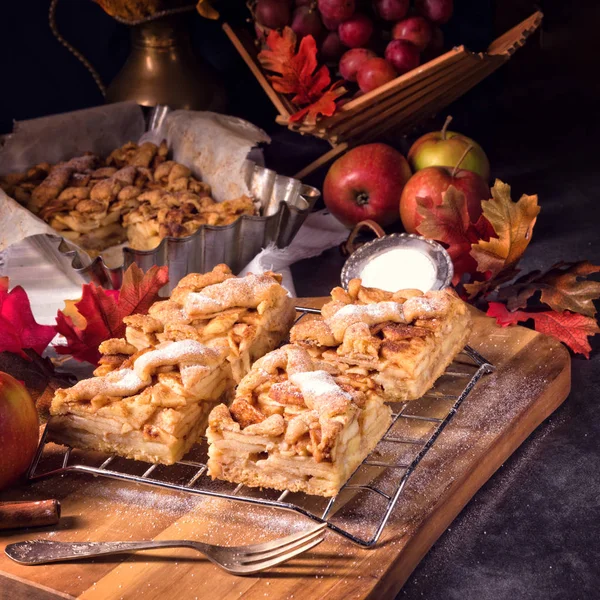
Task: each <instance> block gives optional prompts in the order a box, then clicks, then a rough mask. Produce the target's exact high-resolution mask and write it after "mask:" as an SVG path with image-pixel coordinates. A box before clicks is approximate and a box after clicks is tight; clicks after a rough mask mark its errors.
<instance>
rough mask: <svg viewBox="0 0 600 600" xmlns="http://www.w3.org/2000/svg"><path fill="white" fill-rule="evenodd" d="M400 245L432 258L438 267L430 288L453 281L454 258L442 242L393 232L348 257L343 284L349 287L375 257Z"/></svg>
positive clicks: (343, 273) (446, 285) (447, 284)
mask: <svg viewBox="0 0 600 600" xmlns="http://www.w3.org/2000/svg"><path fill="white" fill-rule="evenodd" d="M399 247H405V248H412V249H414V250H419V251H420V252H422V253H423V254H425V255H426V256H428V257H429V258H430V259H431V261H432V262H433V264H434V266H435V267H436V279H435V282H434V284H433V286H432V287H431V288H430V289H432V290H442V289H444V288H446V287H448V286H449V285H450V284H451V283H452V277H453V276H454V267H453V266H452V259H451V258H450V255H449V254H448V252H447V251H446V250H445V249H444V247H443V246H441V244H438V243H437V242H434V241H433V240H428V239H427V238H424V237H422V236H420V235H414V234H413V233H392V234H390V235H384V236H382V237H380V238H377V239H374V240H373V241H371V242H367V243H366V244H364V245H362V246H361V247H360V248H358V249H357V250H355V251H354V252H353V253H352V254H351V255H350V256H349V257H348V260H346V262H345V264H344V267H343V268H342V275H341V280H342V286H343V287H344V288H345V289H347V288H348V284H349V283H350V280H351V279H356V278H360V273H361V272H362V270H363V268H364V267H365V265H366V264H367V263H368V262H370V261H371V260H372V259H373V258H375V257H376V256H380V255H381V254H384V253H386V252H388V251H389V250H392V249H394V248H399ZM424 291H428V290H424Z"/></svg>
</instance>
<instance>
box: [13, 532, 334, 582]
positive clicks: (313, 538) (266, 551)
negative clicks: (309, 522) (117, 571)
mask: <svg viewBox="0 0 600 600" xmlns="http://www.w3.org/2000/svg"><path fill="white" fill-rule="evenodd" d="M326 527H327V523H321V524H320V525H317V526H316V527H313V528H312V529H309V530H307V531H302V532H300V533H295V534H292V535H288V536H287V537H283V538H279V539H277V540H273V541H272V542H266V543H264V544H252V545H250V546H215V545H213V544H204V543H202V542H193V541H190V540H166V541H153V540H149V541H144V542H54V541H50V540H31V541H29V542H17V543H15V544H8V546H6V549H5V550H4V551H5V553H6V555H7V556H8V557H9V558H11V559H12V560H14V561H15V562H18V563H20V564H23V565H41V564H46V563H51V562H59V561H65V560H77V559H81V558H89V557H96V556H105V555H107V554H120V553H123V552H135V551H137V550H150V549H154V548H182V547H185V548H193V549H194V550H198V552H201V553H202V554H204V556H206V558H208V560H210V561H211V562H212V563H214V564H215V565H218V566H219V567H221V568H223V569H225V571H227V572H228V573H233V574H234V575H250V574H252V573H258V572H259V571H264V570H265V569H268V568H269V567H274V566H276V565H280V564H281V563H284V562H286V561H287V560H290V558H293V557H294V556H298V554H302V553H303V552H306V551H307V550H310V549H311V548H314V547H315V546H316V545H317V544H320V543H321V542H322V541H323V539H324V535H325V528H326Z"/></svg>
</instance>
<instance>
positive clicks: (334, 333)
mask: <svg viewBox="0 0 600 600" xmlns="http://www.w3.org/2000/svg"><path fill="white" fill-rule="evenodd" d="M331 297H332V300H331V301H330V302H329V303H327V304H326V305H325V306H323V309H322V317H321V318H315V319H310V320H309V319H304V320H302V321H300V322H299V323H298V324H297V325H295V326H294V327H293V328H292V330H291V332H290V340H291V341H292V342H294V343H297V344H300V345H302V346H303V347H304V348H306V349H307V350H308V351H309V352H310V353H311V355H312V356H313V357H318V358H320V359H321V360H324V361H327V362H330V363H331V364H334V365H335V366H336V367H337V368H339V369H341V370H342V371H345V372H348V373H350V372H352V371H354V375H356V369H355V368H356V367H358V368H361V369H363V370H364V373H365V377H367V378H370V380H371V381H375V382H376V383H377V385H378V387H379V393H380V394H381V395H382V396H383V397H384V398H386V399H387V400H390V401H398V400H414V399H417V398H420V397H421V396H422V395H423V394H424V393H425V392H426V391H427V390H428V389H429V388H430V387H431V386H432V385H433V383H434V382H435V380H436V379H437V378H438V377H439V376H440V375H441V374H442V373H443V372H444V370H445V369H446V367H447V366H448V364H449V363H450V362H452V360H454V357H455V356H456V354H458V352H460V351H461V350H462V349H463V347H464V346H465V344H466V343H467V338H468V336H469V333H470V328H471V318H470V315H469V312H468V309H467V307H466V305H465V303H464V302H463V301H462V300H460V298H459V297H458V296H457V295H456V293H455V292H454V291H452V290H450V289H447V290H442V291H430V292H427V293H426V294H423V293H421V292H419V291H418V290H401V291H399V292H395V293H390V292H385V291H382V290H376V289H373V288H365V287H363V286H362V285H361V283H360V280H357V279H355V280H352V281H351V282H350V284H349V286H348V291H345V290H343V289H342V288H336V289H334V290H333V291H332V294H331ZM353 379H354V380H355V381H356V379H357V378H356V377H354V378H353Z"/></svg>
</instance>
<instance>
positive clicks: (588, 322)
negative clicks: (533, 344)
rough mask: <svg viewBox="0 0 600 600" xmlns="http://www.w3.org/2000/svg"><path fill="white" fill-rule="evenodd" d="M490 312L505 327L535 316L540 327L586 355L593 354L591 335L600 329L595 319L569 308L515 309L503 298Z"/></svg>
mask: <svg viewBox="0 0 600 600" xmlns="http://www.w3.org/2000/svg"><path fill="white" fill-rule="evenodd" d="M487 315H488V316H489V317H494V318H495V319H496V322H497V323H498V325H501V326H502V327H508V326H509V325H516V324H517V323H520V322H523V321H528V320H529V319H532V320H533V322H534V327H535V330H536V331H539V332H540V333H543V334H545V335H549V336H552V337H554V338H556V339H558V340H559V341H561V342H563V343H564V344H566V345H567V346H568V347H569V348H571V350H573V352H575V353H576V354H583V355H584V356H585V357H586V358H589V357H590V352H591V350H592V347H591V346H590V342H589V339H588V338H589V337H591V336H594V335H597V334H599V333H600V328H599V327H598V323H597V322H596V320H595V319H593V318H592V317H587V316H585V315H580V314H577V313H573V312H570V311H568V310H565V311H562V312H557V311H555V310H547V311H540V312H533V311H523V310H515V311H512V312H511V311H509V310H508V309H507V308H506V306H505V305H504V304H502V303H501V302H490V304H489V308H488V310H487Z"/></svg>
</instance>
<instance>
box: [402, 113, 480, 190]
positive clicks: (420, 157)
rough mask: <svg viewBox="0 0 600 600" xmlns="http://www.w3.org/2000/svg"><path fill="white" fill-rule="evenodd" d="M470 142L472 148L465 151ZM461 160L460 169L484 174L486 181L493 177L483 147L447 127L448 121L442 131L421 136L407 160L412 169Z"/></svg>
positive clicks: (448, 165) (452, 165)
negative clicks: (447, 129) (448, 129)
mask: <svg viewBox="0 0 600 600" xmlns="http://www.w3.org/2000/svg"><path fill="white" fill-rule="evenodd" d="M449 119H450V117H449ZM448 123H449V120H448V121H447V124H448ZM469 146H472V148H471V150H470V151H469V152H468V153H467V154H466V155H465V152H466V150H467V148H468V147H469ZM463 155H464V156H463ZM461 158H462V160H461ZM459 161H460V168H461V169H463V170H466V171H473V172H474V173H477V174H478V175H481V177H482V178H483V179H484V180H485V181H486V182H487V181H489V180H490V161H489V160H488V157H487V156H486V154H485V152H484V151H483V148H482V147H481V146H480V145H479V144H478V143H477V142H476V141H474V140H472V139H471V138H468V137H467V136H466V135H462V134H460V133H454V132H453V131H446V125H445V126H444V128H443V129H442V130H441V131H432V132H431V133H426V134H425V135H423V136H421V137H420V138H419V139H418V140H417V141H416V142H415V143H414V144H413V145H412V146H411V148H410V150H409V152H408V162H409V163H410V166H411V167H412V169H413V171H420V170H421V169H424V168H426V167H452V168H453V167H455V166H456V165H457V164H458V162H459Z"/></svg>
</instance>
